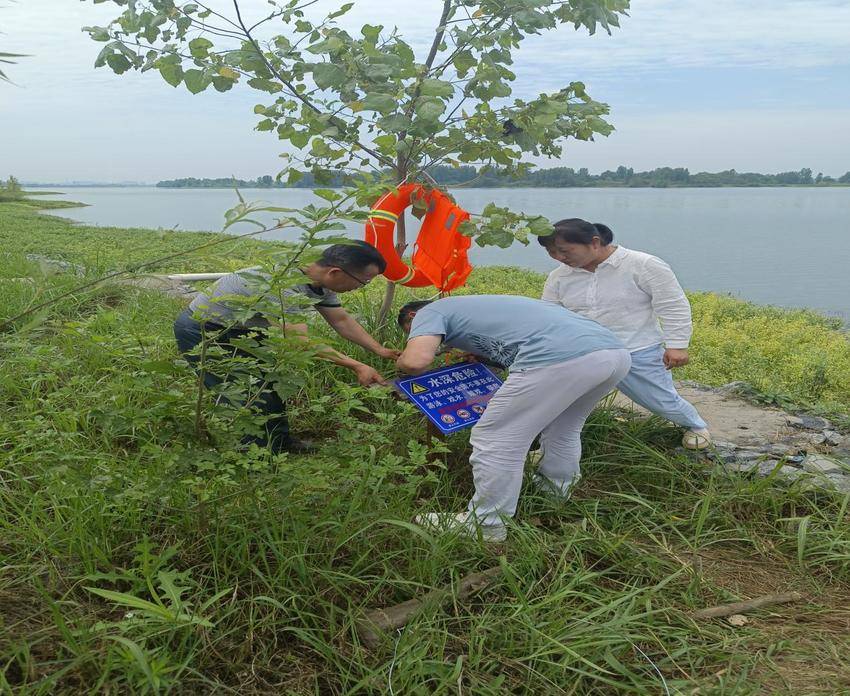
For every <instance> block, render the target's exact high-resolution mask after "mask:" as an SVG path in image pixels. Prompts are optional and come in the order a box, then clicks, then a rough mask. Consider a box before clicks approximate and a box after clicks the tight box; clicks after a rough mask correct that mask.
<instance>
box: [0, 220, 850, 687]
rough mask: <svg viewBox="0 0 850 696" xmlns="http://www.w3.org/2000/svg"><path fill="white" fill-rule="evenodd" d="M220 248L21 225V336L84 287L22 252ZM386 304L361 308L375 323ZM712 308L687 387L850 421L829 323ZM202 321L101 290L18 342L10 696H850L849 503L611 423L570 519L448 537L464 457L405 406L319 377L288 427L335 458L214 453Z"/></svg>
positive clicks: (40, 223)
mask: <svg viewBox="0 0 850 696" xmlns="http://www.w3.org/2000/svg"><path fill="white" fill-rule="evenodd" d="M39 205H40V206H43V205H44V204H43V203H41V204H39ZM213 238H214V237H212V236H211V235H204V236H197V235H193V234H191V233H166V234H159V233H157V232H153V231H146V230H122V229H115V228H91V227H84V226H77V225H72V224H70V223H68V222H66V221H63V220H61V219H58V218H52V217H46V216H40V215H37V214H36V213H35V209H34V208H33V207H32V205H30V204H26V203H14V204H3V205H0V242H2V249H3V251H2V253H0V307H2V315H3V316H6V317H8V316H11V315H13V314H16V313H18V312H19V311H21V310H22V309H24V308H26V307H27V306H29V305H31V304H32V303H36V302H40V301H42V300H44V299H46V298H49V297H51V296H56V295H58V294H60V293H61V292H63V291H67V290H68V289H70V288H71V287H73V286H74V285H75V284H78V283H79V282H80V279H79V278H76V277H73V276H71V275H68V274H57V275H49V276H44V275H42V272H41V269H39V267H38V264H35V263H32V262H30V261H27V259H26V254H27V253H39V254H43V255H45V256H49V257H52V258H63V259H65V260H68V261H71V262H73V263H77V264H81V265H84V266H86V267H89V268H94V269H97V270H103V269H106V268H114V267H116V266H121V265H123V264H127V263H139V262H141V261H143V260H147V259H149V258H152V257H154V256H157V255H165V254H167V253H168V252H169V251H172V250H178V249H186V248H188V247H189V246H191V245H193V244H196V243H198V240H203V239H213ZM229 244H230V243H229ZM223 246H224V247H226V248H222V249H220V250H219V251H218V252H217V253H216V255H215V257H212V256H209V257H207V256H205V257H203V259H202V260H203V261H204V263H208V264H209V267H210V268H215V269H219V268H223V267H234V266H239V265H244V264H245V263H247V262H250V261H251V260H253V259H255V258H256V257H257V255H258V254H262V253H263V251H264V249H266V248H267V245H264V244H260V243H250V244H243V243H240V244H239V245H238V246H236V245H231V246H228V245H223ZM198 265H199V264H198V263H197V262H193V263H192V264H187V265H186V266H183V265H181V264H179V263H173V264H172V265H170V266H168V270H183V269H185V268H187V267H191V268H192V270H196V269H197V268H198ZM163 270H164V269H163ZM26 278H32V279H33V280H32V281H29V280H25V279H26ZM22 279H24V280H22ZM541 283H542V278H541V277H540V276H539V275H537V274H533V273H528V272H524V271H519V270H516V269H479V271H477V272H476V274H475V279H474V281H473V283H472V284H471V287H470V291H472V292H485V291H486V292H515V293H523V294H528V295H532V296H534V295H537V294H538V293H539V289H540V287H541ZM376 285H378V284H376ZM379 293H380V288H378V287H376V288H370V289H368V290H367V291H360V292H358V293H354V294H353V295H351V296H348V297H347V298H346V300H345V302H346V304H347V306H348V307H349V308H350V309H352V310H355V311H357V312H359V313H360V314H361V316H362V317H363V319H364V323H366V324H367V325H369V324H371V323H372V322H371V316H372V315H373V313H374V303H375V300H376V298H377V295H378V294H379ZM692 300H693V302H694V310H695V320H696V324H697V327H696V335H697V340H696V342H695V345H694V364H693V366H692V367H689V370H690V372H688V373H685V376H693V377H694V378H697V379H701V380H702V381H708V382H714V383H722V382H727V381H732V380H737V379H745V380H747V381H751V382H753V383H754V384H759V385H760V388H761V389H763V390H768V389H773V390H775V393H777V394H778V393H787V394H789V395H790V396H791V397H793V398H794V399H797V400H801V401H802V400H811V401H812V402H813V403H817V404H819V405H821V406H823V407H827V406H830V407H833V406H834V407H835V408H843V409H844V410H845V411H846V410H847V405H848V404H850V388H848V384H847V382H846V377H845V376H844V375H845V374H846V373H847V372H850V370H848V369H847V368H846V367H845V368H844V369H843V370H842V368H841V366H842V365H845V366H846V365H850V351H848V347H847V343H846V338H845V337H844V336H842V335H841V334H840V333H839V332H837V331H836V330H835V328H834V327H832V326H831V325H830V323H829V322H828V321H827V320H824V319H821V318H818V317H816V316H815V315H812V314H808V313H783V312H778V311H774V310H766V309H763V308H755V307H752V306H750V305H744V304H742V303H738V302H734V301H732V300H728V299H724V298H717V297H714V296H710V295H695V296H693V297H692ZM178 310H179V303H178V302H177V301H175V300H171V299H169V298H167V297H164V296H162V295H160V294H157V293H152V292H147V291H143V290H140V289H137V288H133V287H127V286H120V285H106V286H102V287H99V288H97V289H95V290H92V291H89V292H85V293H77V294H71V295H70V296H68V297H67V298H65V299H63V300H62V301H61V302H59V303H58V305H57V306H55V307H53V308H51V309H50V310H49V311H48V312H46V313H44V314H41V315H38V316H37V317H35V318H34V319H32V318H30V319H27V320H24V321H21V322H20V323H19V324H18V327H17V328H18V331H17V332H14V333H13V332H7V333H5V334H3V335H0V351H2V354H0V355H2V367H0V622H2V623H0V675H2V676H0V691H6V692H11V693H26V694H55V693H68V694H71V693H74V694H76V693H81V692H92V693H100V692H103V693H145V692H147V693H151V692H153V693H158V692H164V691H167V690H169V689H171V690H173V691H175V692H178V693H238V694H252V693H256V694H271V693H275V694H277V693H292V694H302V693H321V694H336V693H339V694H342V693H346V694H347V693H368V694H384V693H390V692H391V691H392V692H394V693H396V694H418V693H421V694H432V693H473V694H504V693H535V694H536V693H553V694H558V693H570V694H611V693H618V694H620V693H621V694H658V693H664V685H665V684H666V686H667V688H669V690H670V693H687V694H693V693H698V694H759V693H789V694H802V693H806V694H814V693H823V694H835V693H841V692H844V691H848V690H850V676H848V675H850V659H848V657H847V656H848V655H850V652H849V651H848V649H850V639H848V630H847V627H848V622H850V612H848V609H847V607H848V606H850V531H849V530H848V525H847V506H848V503H850V500H842V499H840V498H838V497H835V496H833V495H831V494H825V493H815V492H806V491H804V490H802V488H791V489H788V488H786V487H784V486H782V485H780V484H779V483H778V482H776V481H774V480H773V479H766V480H749V479H746V478H727V477H724V476H721V475H719V474H718V473H717V471H716V470H713V469H712V468H710V467H708V466H707V465H705V464H703V463H700V462H695V461H692V460H690V459H687V458H682V457H680V456H679V455H677V454H675V452H674V451H673V450H672V446H673V445H674V444H675V442H676V439H677V433H676V432H675V430H673V429H672V428H670V427H668V426H666V425H665V424H663V423H659V422H657V421H654V420H652V421H630V420H626V421H624V420H621V419H618V418H617V417H615V414H613V413H612V412H609V411H607V410H605V409H600V410H598V411H597V412H596V413H595V414H594V416H593V417H592V419H591V420H590V421H589V424H588V427H587V429H586V432H585V438H584V441H585V458H584V469H585V473H586V476H585V479H584V481H583V482H582V485H581V487H580V489H579V490H578V492H577V494H576V496H575V497H574V499H573V500H572V501H571V502H570V503H569V504H568V505H565V506H563V507H560V508H553V507H552V505H551V503H549V502H547V501H546V500H543V499H540V498H537V497H535V496H533V495H532V494H531V493H530V492H529V491H526V492H525V493H524V494H523V497H522V499H521V503H520V511H519V514H518V517H517V523H516V525H515V527H514V528H513V529H512V534H511V538H510V542H509V544H507V545H506V546H503V547H501V548H498V547H497V548H496V549H487V548H482V547H480V546H478V545H477V544H475V543H472V542H466V541H463V540H459V539H450V538H448V539H447V538H434V537H431V536H430V535H428V534H425V533H422V532H420V531H415V530H414V529H412V528H411V527H410V526H409V524H408V521H409V520H410V519H411V518H412V516H413V514H415V512H416V511H418V510H420V509H422V508H423V507H424V508H439V509H452V510H459V509H461V508H462V506H463V505H464V503H465V500H466V498H467V496H468V494H469V492H470V478H469V470H468V465H467V464H466V456H467V454H468V453H467V452H466V446H465V438H464V436H456V437H454V438H452V439H451V440H450V441H448V443H447V445H445V446H442V445H439V446H437V448H436V449H437V450H438V451H437V452H431V453H429V451H428V448H427V446H426V444H425V443H424V438H423V437H422V428H421V424H420V422H419V420H418V418H417V416H416V415H415V414H414V413H413V412H412V411H411V409H410V408H408V407H406V406H404V405H402V404H399V403H398V402H396V401H394V400H392V399H390V398H389V397H387V396H386V395H384V394H381V393H374V392H364V391H363V390H360V389H357V388H355V387H353V386H352V382H351V380H350V379H349V375H348V374H347V373H343V372H340V371H338V370H336V369H333V368H330V367H321V368H320V369H318V370H317V371H316V373H315V374H314V375H313V376H312V377H311V378H310V379H309V380H308V382H307V384H306V386H305V389H304V393H303V394H302V395H301V396H300V397H299V398H298V399H297V400H296V403H295V404H294V409H293V410H294V413H293V421H294V423H296V426H297V428H298V429H299V430H301V431H307V432H311V433H313V434H314V435H317V436H319V437H320V438H321V439H322V441H323V447H322V450H321V451H320V452H319V453H318V454H317V455H315V456H310V457H294V458H287V457H277V458H268V457H267V456H266V455H265V454H263V453H259V452H257V453H254V454H251V455H237V454H235V453H234V452H233V450H232V441H233V439H234V437H236V435H235V434H233V433H230V432H228V430H227V427H228V426H227V422H226V421H225V420H224V419H221V418H219V417H218V416H217V415H216V414H215V413H213V412H212V410H211V409H210V408H209V405H208V406H207V409H205V410H206V411H207V412H208V413H209V414H210V415H209V416H208V426H209V430H210V431H211V432H212V433H213V434H214V439H213V441H209V440H205V439H203V438H198V437H197V436H196V432H195V423H194V415H195V411H194V407H195V399H196V392H195V389H194V387H195V380H194V378H193V376H192V375H191V373H190V372H189V371H188V370H187V369H186V367H185V365H183V364H182V363H181V362H179V361H177V360H176V354H175V351H174V347H173V345H172V344H173V338H172V336H171V326H170V324H171V321H172V319H173V317H174V315H175V314H176V312H177V311H178ZM390 331H391V329H390ZM386 338H387V339H388V340H397V339H398V337H397V336H395V337H394V336H393V335H392V334H390V335H388V336H387V337H386ZM803 341H805V342H806V343H805V345H806V346H811V347H812V349H813V351H815V352H814V357H806V355H804V354H802V352H801V351H800V345H801V342H803ZM742 347H743V348H744V350H743V351H742V350H741V349H742ZM358 357H361V358H364V359H365V358H366V356H360V355H358ZM807 360H811V362H806V361H807ZM818 365H822V369H821V370H820V372H819V373H818V374H819V375H821V377H818V381H817V383H815V381H814V380H813V379H812V378H811V377H812V376H811V374H810V372H811V370H812V369H814V368H815V367H817V366H818ZM833 366H835V367H833ZM381 367H382V368H383V367H385V366H381ZM759 380H761V381H759ZM842 380H844V381H842ZM429 455H430V456H431V458H432V459H434V461H433V462H432V463H430V464H429V463H428V458H429ZM500 564H501V566H502V568H503V571H504V572H503V575H502V577H501V578H500V579H499V580H498V581H497V582H496V583H494V584H493V586H492V587H491V588H490V589H488V590H486V591H484V592H483V593H481V594H479V595H477V596H476V597H474V598H473V599H471V600H465V601H455V602H450V603H449V604H448V605H447V606H445V607H442V608H441V607H431V608H429V609H427V610H426V611H425V612H424V613H423V614H421V615H420V616H419V617H418V618H417V619H416V620H415V621H414V622H412V623H411V624H410V625H409V626H408V627H407V628H406V629H405V630H404V631H402V632H401V633H399V634H393V635H391V636H388V638H387V641H386V642H385V643H384V644H382V645H381V646H380V647H379V648H378V649H376V650H371V651H370V650H367V649H365V648H364V647H363V646H362V645H360V643H359V641H358V638H357V635H356V632H355V631H354V629H353V623H354V621H355V619H356V618H357V616H358V615H359V613H360V612H361V611H363V610H365V609H369V608H374V607H379V606H385V605H388V604H391V603H394V602H400V601H404V600H407V599H410V598H411V597H414V596H417V595H419V594H421V593H423V592H425V591H427V590H428V589H430V588H432V587H435V586H442V585H446V584H448V583H450V582H452V581H453V580H456V579H457V578H458V577H460V576H462V575H465V574H466V573H468V572H471V571H474V570H480V569H483V568H486V567H489V566H493V565H500ZM788 590H799V591H801V592H803V593H804V595H805V601H804V602H802V603H800V604H797V605H792V606H789V607H787V608H782V609H778V610H777V611H776V612H775V613H771V612H764V611H763V612H759V613H757V614H754V615H752V618H751V622H750V623H749V624H748V625H746V626H744V627H738V628H735V627H732V626H730V625H728V624H727V623H725V622H723V621H720V620H715V621H700V622H698V621H695V620H694V619H693V618H691V616H690V612H691V611H692V610H693V609H695V608H700V607H704V606H709V605H713V604H717V603H721V602H725V601H731V600H734V599H738V598H748V597H752V596H756V595H759V594H764V593H768V592H776V591H788ZM110 593H112V594H110ZM115 593H117V594H115ZM660 675H661V676H660ZM662 680H663V682H662Z"/></svg>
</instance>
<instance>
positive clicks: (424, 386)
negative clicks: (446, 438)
mask: <svg viewBox="0 0 850 696" xmlns="http://www.w3.org/2000/svg"><path fill="white" fill-rule="evenodd" d="M395 383H396V386H397V387H398V389H399V391H401V392H402V393H403V394H404V395H405V396H406V397H407V398H408V399H409V400H410V401H411V402H413V404H414V405H415V406H416V407H417V408H418V409H419V410H420V411H421V412H422V413H423V414H425V416H427V418H428V422H429V424H433V426H435V427H436V429H437V431H439V432H440V433H442V434H443V435H451V434H452V433H456V432H458V431H459V430H464V429H465V428H470V427H472V426H473V425H475V424H476V423H477V422H478V421H479V420H481V416H482V415H483V414H484V411H485V409H486V408H487V404H488V403H489V401H490V399H491V398H493V394H495V393H496V391H497V390H498V388H499V387H501V386H502V380H500V379H499V378H498V377H496V375H494V374H493V373H492V372H491V371H490V370H489V368H487V367H486V366H485V365H482V364H481V363H474V362H470V363H458V364H457V365H449V366H448V367H444V368H441V369H439V370H432V371H431V372H425V373H423V374H421V375H418V376H416V377H405V378H404V379H398V380H396V382H395Z"/></svg>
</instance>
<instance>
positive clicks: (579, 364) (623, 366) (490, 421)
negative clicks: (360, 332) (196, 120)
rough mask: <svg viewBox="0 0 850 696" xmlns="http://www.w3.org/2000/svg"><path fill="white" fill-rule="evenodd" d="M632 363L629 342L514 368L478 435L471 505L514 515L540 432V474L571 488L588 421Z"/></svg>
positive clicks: (483, 517)
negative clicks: (624, 346) (622, 346)
mask: <svg viewBox="0 0 850 696" xmlns="http://www.w3.org/2000/svg"><path fill="white" fill-rule="evenodd" d="M630 365H631V359H630V356H629V352H628V351H627V350H625V349H623V350H599V351H594V352H593V353H588V354H586V355H582V356H581V357H579V358H574V359H573V360H567V361H566V362H561V363H556V364H554V365H547V366H545V367H538V368H533V369H529V370H522V371H519V372H513V373H511V374H510V376H509V377H508V379H507V380H506V381H505V383H504V384H503V385H502V386H501V387H500V388H499V391H497V392H496V394H495V396H494V397H493V398H492V399H491V401H490V403H489V405H488V406H487V410H486V411H485V413H484V416H483V417H482V418H481V420H480V421H479V422H478V423H477V424H476V425H475V427H474V428H473V429H472V435H471V437H470V443H471V444H472V456H471V457H470V458H469V461H470V463H471V464H472V477H473V480H474V482H475V495H474V496H473V497H472V500H471V501H470V503H469V510H470V512H471V513H472V514H473V515H475V517H476V518H477V521H478V523H479V524H482V525H485V526H489V525H493V526H499V525H502V524H503V519H504V518H506V517H513V515H514V513H515V512H516V505H517V500H518V499H519V491H520V488H521V486H522V474H523V468H524V466H525V457H526V455H527V454H528V450H529V448H530V447H531V443H532V442H533V441H534V438H535V437H536V436H537V435H538V434H540V433H542V435H541V445H542V447H543V451H544V454H543V458H542V459H541V461H540V469H539V471H540V474H542V475H543V476H545V477H546V478H547V479H549V480H550V481H551V483H552V484H553V485H555V486H556V487H557V488H558V489H561V490H565V487H566V486H568V485H569V483H570V482H571V481H572V479H573V477H575V476H576V474H578V471H579V460H580V459H581V429H582V427H583V426H584V422H585V421H586V420H587V417H588V416H589V415H590V412H591V411H592V410H593V407H594V406H595V405H596V404H597V402H598V401H599V400H600V399H601V398H602V397H603V396H605V395H606V394H607V393H608V392H610V391H611V390H612V389H613V388H614V387H615V386H616V384H617V383H618V382H619V381H620V380H622V379H623V377H625V375H626V373H627V372H628V371H629V367H630Z"/></svg>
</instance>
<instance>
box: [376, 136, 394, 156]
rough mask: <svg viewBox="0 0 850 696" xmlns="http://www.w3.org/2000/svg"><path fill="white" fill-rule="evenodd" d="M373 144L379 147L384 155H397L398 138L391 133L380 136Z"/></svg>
mask: <svg viewBox="0 0 850 696" xmlns="http://www.w3.org/2000/svg"><path fill="white" fill-rule="evenodd" d="M372 142H374V143H375V145H377V146H378V149H379V150H380V151H381V153H382V154H385V155H391V154H394V153H395V144H396V137H395V136H394V135H393V134H391V133H387V134H385V135H379V136H378V137H377V138H375V139H374V140H373V141H372Z"/></svg>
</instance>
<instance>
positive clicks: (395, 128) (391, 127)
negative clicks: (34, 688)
mask: <svg viewBox="0 0 850 696" xmlns="http://www.w3.org/2000/svg"><path fill="white" fill-rule="evenodd" d="M411 125H413V124H412V122H411V120H410V119H409V118H408V117H407V116H405V115H404V114H390V115H389V116H384V117H383V118H381V119H379V120H378V127H379V128H380V129H381V130H383V131H387V132H388V133H401V131H404V130H407V129H408V128H410V126H411Z"/></svg>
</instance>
